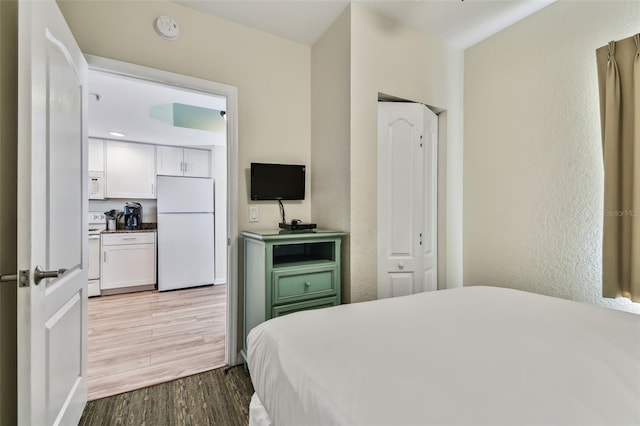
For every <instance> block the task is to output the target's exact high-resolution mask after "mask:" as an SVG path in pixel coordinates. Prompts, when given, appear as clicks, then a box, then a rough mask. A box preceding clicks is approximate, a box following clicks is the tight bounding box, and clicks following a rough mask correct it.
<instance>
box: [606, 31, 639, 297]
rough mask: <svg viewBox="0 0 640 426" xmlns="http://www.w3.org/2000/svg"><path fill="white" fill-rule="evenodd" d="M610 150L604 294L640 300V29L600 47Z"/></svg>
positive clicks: (608, 150) (607, 181)
mask: <svg viewBox="0 0 640 426" xmlns="http://www.w3.org/2000/svg"><path fill="white" fill-rule="evenodd" d="M596 61H597V65H598V83H599V88H600V121H601V127H602V151H603V156H604V235H603V244H602V262H603V264H602V295H603V296H604V297H618V296H624V297H628V298H629V299H631V300H633V301H634V302H640V34H636V35H635V36H633V37H629V38H626V39H624V40H620V41H612V42H610V43H609V44H608V45H607V46H603V47H601V48H599V49H597V50H596Z"/></svg>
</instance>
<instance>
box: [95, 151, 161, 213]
mask: <svg viewBox="0 0 640 426" xmlns="http://www.w3.org/2000/svg"><path fill="white" fill-rule="evenodd" d="M105 149H106V162H105V164H106V166H105V167H106V172H105V175H106V179H107V190H106V194H107V198H128V199H134V200H135V199H136V198H156V192H155V186H156V149H155V146H153V145H147V144H140V143H130V142H114V141H107V142H106V148H105Z"/></svg>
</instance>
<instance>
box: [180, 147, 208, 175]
mask: <svg viewBox="0 0 640 426" xmlns="http://www.w3.org/2000/svg"><path fill="white" fill-rule="evenodd" d="M210 169H211V153H210V151H207V150H204V149H189V148H185V149H184V175H185V176H191V177H209V176H210Z"/></svg>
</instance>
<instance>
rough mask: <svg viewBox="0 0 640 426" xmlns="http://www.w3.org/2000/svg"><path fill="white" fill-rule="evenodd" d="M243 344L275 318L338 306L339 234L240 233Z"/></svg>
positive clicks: (340, 241)
mask: <svg viewBox="0 0 640 426" xmlns="http://www.w3.org/2000/svg"><path fill="white" fill-rule="evenodd" d="M241 234H242V236H243V237H244V340H243V349H242V351H241V353H242V356H243V357H244V358H245V360H246V346H247V335H248V334H249V331H251V329H252V328H253V327H255V326H257V325H258V324H260V323H262V322H264V321H266V320H268V319H271V318H275V317H277V316H281V315H286V314H290V313H292V312H297V311H302V310H306V309H318V308H325V307H328V306H335V305H339V304H340V293H341V285H340V246H341V243H342V237H344V236H345V235H346V233H345V232H340V231H329V230H322V229H320V230H318V229H316V230H314V232H297V231H294V232H291V231H277V230H274V231H263V232H255V231H244V232H242V233H241Z"/></svg>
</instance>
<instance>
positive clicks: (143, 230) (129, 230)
mask: <svg viewBox="0 0 640 426" xmlns="http://www.w3.org/2000/svg"><path fill="white" fill-rule="evenodd" d="M156 231H157V229H155V228H152V229H115V230H113V231H108V230H104V231H102V232H101V233H102V234H127V233H132V232H156Z"/></svg>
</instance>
